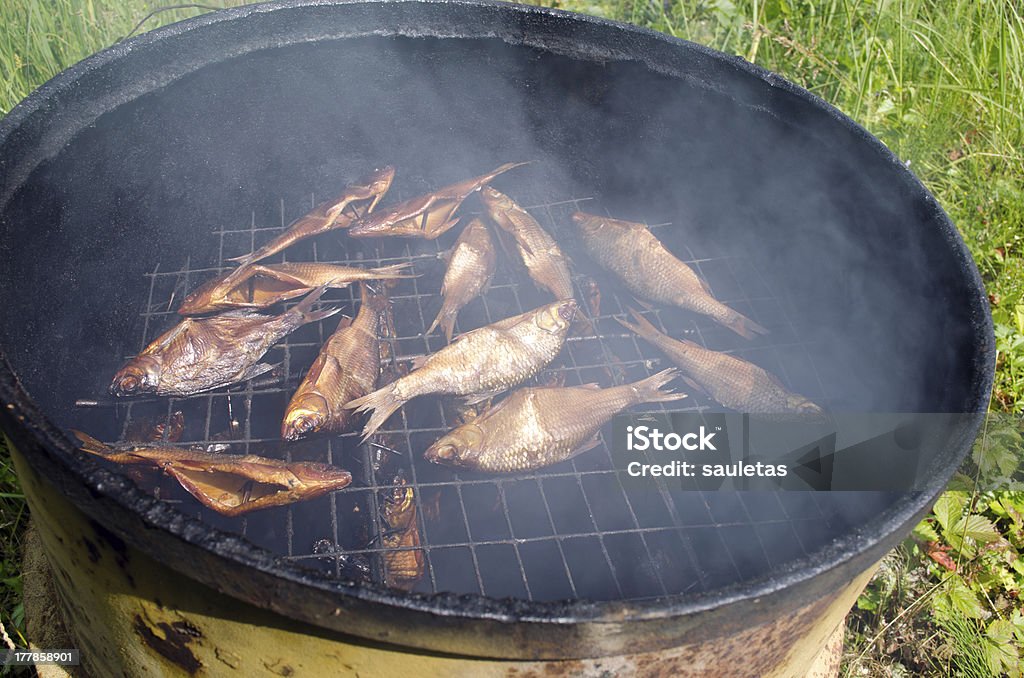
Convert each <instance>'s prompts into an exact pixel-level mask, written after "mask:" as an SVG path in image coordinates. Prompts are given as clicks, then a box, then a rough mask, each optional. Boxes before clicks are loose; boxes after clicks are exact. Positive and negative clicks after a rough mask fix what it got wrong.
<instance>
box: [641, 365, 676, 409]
mask: <svg viewBox="0 0 1024 678" xmlns="http://www.w3.org/2000/svg"><path fill="white" fill-rule="evenodd" d="M677 376H679V372H677V371H676V370H674V369H672V368H669V369H667V370H662V371H661V372H658V373H657V374H655V375H652V376H650V377H647V378H646V379H641V380H640V381H638V382H636V383H634V384H630V386H632V387H633V390H634V391H636V394H637V397H638V399H639V400H638V402H641V403H664V402H669V401H671V400H682V399H683V398H685V397H687V396H686V394H685V393H674V392H672V391H662V390H661V387H662V386H664V385H665V384H667V383H668V382H670V381H672V380H673V379H675V378H676V377H677Z"/></svg>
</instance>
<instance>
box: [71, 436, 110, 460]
mask: <svg viewBox="0 0 1024 678" xmlns="http://www.w3.org/2000/svg"><path fill="white" fill-rule="evenodd" d="M71 432H72V433H74V434H75V437H76V438H78V440H79V442H81V443H82V446H81V447H80V448H79V449H81V450H82V451H83V452H89V453H90V454H96V455H99V456H101V457H106V456H109V455H110V454H111V453H112V449H111V448H110V446H109V445H105V444H104V443H102V442H100V441H99V440H96V439H95V438H93V437H92V436H91V435H89V434H88V433H82V432H81V431H79V430H77V429H71Z"/></svg>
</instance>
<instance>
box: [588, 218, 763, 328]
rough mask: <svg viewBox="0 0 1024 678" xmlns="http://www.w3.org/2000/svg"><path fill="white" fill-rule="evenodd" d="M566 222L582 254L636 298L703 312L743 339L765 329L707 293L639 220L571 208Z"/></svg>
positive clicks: (692, 273) (697, 279) (689, 271)
mask: <svg viewBox="0 0 1024 678" xmlns="http://www.w3.org/2000/svg"><path fill="white" fill-rule="evenodd" d="M572 220H573V222H575V224H576V226H577V229H578V231H579V233H580V236H581V240H582V242H583V247H584V249H585V250H586V251H587V254H589V255H590V257H591V258H592V259H594V261H596V262H597V263H599V264H600V265H601V266H603V267H604V268H606V269H608V270H609V271H611V272H612V273H614V274H616V276H618V278H619V279H620V280H621V281H622V282H623V283H624V284H625V286H626V288H627V289H628V290H629V291H630V292H632V293H633V294H634V295H636V296H637V297H640V298H641V299H648V300H650V301H655V302H658V303H662V304H668V305H670V306H678V307H680V308H685V309H687V310H689V311H693V312H695V313H700V314H701V315H706V316H708V317H710V318H712V319H713V320H715V321H716V322H718V323H720V324H722V325H724V326H725V327H728V328H729V329H731V330H732V331H733V332H736V333H737V334H739V335H740V336H742V337H745V338H747V339H752V338H754V336H756V335H758V334H767V333H768V330H766V329H765V328H764V327H761V326H760V325H758V324H757V323H756V322H754V321H753V320H751V319H750V318H747V317H746V316H744V315H742V314H740V313H738V312H737V311H734V310H733V309H731V308H729V307H728V306H726V305H725V304H723V303H722V302H720V301H718V300H717V299H715V298H714V297H713V296H711V292H710V291H709V290H708V288H707V286H706V285H705V284H704V281H702V280H701V279H700V278H699V277H698V276H697V274H696V273H694V272H693V269H691V268H690V267H689V266H687V265H686V264H684V263H683V262H682V261H680V260H679V259H677V258H676V257H675V255H673V254H672V253H671V252H669V251H668V250H667V249H665V246H664V245H662V244H661V241H660V240H658V239H657V238H656V237H654V234H652V233H651V232H650V230H648V228H647V227H646V226H644V225H643V224H638V223H634V222H631V221H622V220H620V219H610V218H608V217H602V216H598V215H595V214H587V213H585V212H575V213H574V214H573V215H572Z"/></svg>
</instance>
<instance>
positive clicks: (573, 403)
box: [423, 369, 686, 473]
mask: <svg viewBox="0 0 1024 678" xmlns="http://www.w3.org/2000/svg"><path fill="white" fill-rule="evenodd" d="M675 376H676V372H675V370H672V369H668V370H664V371H662V372H659V373H658V374H655V375H654V376H651V377H647V378H646V379H643V380H641V381H638V382H635V383H632V384H624V385H622V386H613V387H611V388H599V387H598V386H597V385H596V384H588V385H586V386H570V387H561V388H559V387H533V388H521V389H518V390H517V391H515V392H514V393H512V394H511V395H509V396H508V397H507V398H505V400H503V401H501V402H500V403H499V404H498V405H497V406H495V407H494V408H492V409H491V410H489V411H488V412H485V413H484V414H481V415H480V416H479V417H477V418H476V419H475V420H474V421H472V422H471V423H469V424H466V425H464V426H460V427H459V428H457V429H455V430H454V431H451V432H449V433H448V434H447V435H445V436H443V437H441V438H440V439H439V440H438V441H437V442H435V443H434V444H433V445H431V446H430V447H429V448H428V449H427V451H426V452H425V453H424V454H423V456H424V458H425V459H426V460H427V461H431V462H434V463H436V464H445V465H448V466H455V467H457V468H462V469H469V470H473V471H486V472H490V473H516V472H520V471H531V470H534V469H538V468H543V467H545V466H550V465H551V464H556V463H558V462H560V461H565V460H566V459H571V458H572V457H574V456H576V455H577V454H579V453H580V452H584V451H586V450H588V449H590V448H592V447H594V446H595V445H597V434H598V432H599V431H600V430H601V427H602V426H604V425H605V423H607V422H608V421H609V420H610V419H611V418H612V417H613V416H615V415H616V414H618V413H619V412H621V411H623V410H625V409H626V408H628V407H632V406H633V405H638V404H640V403H649V402H668V401H672V400H679V399H681V398H685V397H686V395H685V394H682V393H672V392H671V391H662V390H661V387H662V386H663V385H665V384H666V383H668V382H669V381H671V380H672V379H674V378H675Z"/></svg>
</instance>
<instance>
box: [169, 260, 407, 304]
mask: <svg viewBox="0 0 1024 678" xmlns="http://www.w3.org/2000/svg"><path fill="white" fill-rule="evenodd" d="M410 265H411V264H409V263H402V264H395V265H393V266H384V267H382V268H357V267H355V266H340V265H336V264H321V263H314V262H289V263H283V264H247V265H245V266H242V267H241V268H239V269H236V270H234V271H232V272H231V273H229V274H228V275H225V276H222V277H220V278H215V279H213V280H210V281H209V282H207V283H205V284H203V285H201V286H200V287H199V288H197V289H196V290H195V291H193V292H192V293H191V294H189V295H188V296H187V297H185V300H184V301H183V302H182V304H181V307H180V308H179V309H178V313H179V314H181V315H201V314H206V313H211V312H214V311H223V310H229V309H241V308H247V309H251V310H256V309H261V308H266V307H268V306H271V305H273V304H276V303H280V302H282V301H287V300H289V299H294V298H295V297H300V296H302V295H304V294H308V293H309V292H312V291H313V290H314V289H316V288H317V287H321V286H323V287H331V288H335V289H340V288H343V287H348V286H349V285H351V284H352V283H353V282H359V281H364V280H392V279H397V278H411V277H414V276H413V275H411V274H408V273H405V271H406V270H407V269H408V268H409V266H410Z"/></svg>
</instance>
